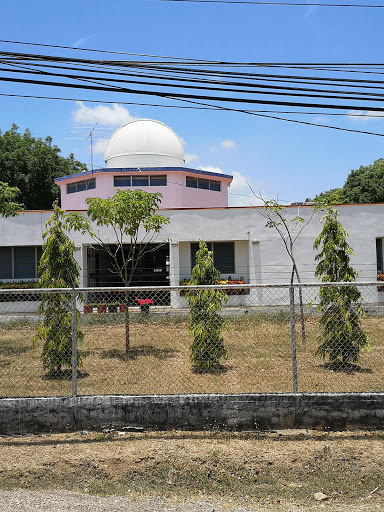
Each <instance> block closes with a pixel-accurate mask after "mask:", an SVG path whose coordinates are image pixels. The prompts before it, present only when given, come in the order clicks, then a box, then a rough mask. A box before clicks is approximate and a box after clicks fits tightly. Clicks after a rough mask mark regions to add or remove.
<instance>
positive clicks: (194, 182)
mask: <svg viewBox="0 0 384 512" xmlns="http://www.w3.org/2000/svg"><path fill="white" fill-rule="evenodd" d="M185 184H186V186H187V187H189V188H201V189H203V190H215V191H216V192H220V181H213V180H206V179H204V178H192V176H187V178H186V182H185Z"/></svg>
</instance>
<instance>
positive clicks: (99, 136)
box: [66, 123, 116, 172]
mask: <svg viewBox="0 0 384 512" xmlns="http://www.w3.org/2000/svg"><path fill="white" fill-rule="evenodd" d="M115 127H116V125H107V126H106V125H99V123H95V124H94V125H93V126H92V125H88V126H87V125H83V126H81V125H78V126H75V129H74V131H71V132H68V135H73V137H66V138H67V139H74V140H89V141H90V142H91V169H92V172H93V142H94V140H105V141H107V140H108V139H109V138H110V136H111V132H112V131H114V130H115Z"/></svg>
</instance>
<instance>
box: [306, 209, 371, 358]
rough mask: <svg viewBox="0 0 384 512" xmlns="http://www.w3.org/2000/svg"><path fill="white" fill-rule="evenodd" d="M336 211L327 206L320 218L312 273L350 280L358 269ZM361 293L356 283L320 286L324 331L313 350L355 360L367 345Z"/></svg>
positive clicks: (332, 279)
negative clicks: (315, 262)
mask: <svg viewBox="0 0 384 512" xmlns="http://www.w3.org/2000/svg"><path fill="white" fill-rule="evenodd" d="M338 214H339V213H338V211H337V210H335V209H334V208H332V207H330V206H328V207H327V213H326V214H325V215H324V217H323V218H322V219H321V221H320V222H322V223H323V224H324V226H323V230H322V232H321V233H320V235H319V236H318V237H317V238H316V240H315V242H314V245H313V247H314V249H315V250H318V249H320V252H319V253H318V254H317V255H316V256H315V260H316V261H318V264H317V267H316V271H315V275H316V277H317V278H318V279H319V280H321V281H322V282H324V283H327V282H353V281H355V280H356V277H357V276H358V273H357V272H356V270H354V269H353V268H352V267H351V265H350V257H351V256H352V255H353V250H352V248H351V247H350V245H349V244H348V243H347V237H348V233H347V231H346V230H345V229H344V228H343V226H342V225H341V224H340V222H339V221H338V219H337V216H338ZM361 303H362V297H361V293H360V292H359V290H358V289H357V287H356V286H353V285H352V286H322V287H321V288H320V303H319V306H318V309H319V310H320V311H321V312H322V316H321V320H320V324H321V327H322V329H323V332H322V334H321V336H320V338H319V341H320V345H319V347H318V349H317V351H316V354H317V355H319V356H321V357H322V358H323V359H325V357H326V356H327V355H328V356H329V359H330V360H331V361H332V362H338V361H339V360H340V358H341V361H342V363H344V364H345V363H354V362H356V361H357V360H358V358H359V353H360V350H361V349H365V348H369V340H368V336H367V335H366V334H365V333H364V332H363V330H362V327H361V323H360V317H361V316H362V308H361Z"/></svg>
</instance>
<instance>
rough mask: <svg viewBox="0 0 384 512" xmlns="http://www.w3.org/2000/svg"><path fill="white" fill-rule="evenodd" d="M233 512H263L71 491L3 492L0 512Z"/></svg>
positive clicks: (0, 495)
mask: <svg viewBox="0 0 384 512" xmlns="http://www.w3.org/2000/svg"><path fill="white" fill-rule="evenodd" d="M229 510H232V511H236V512H259V511H257V510H256V509H245V508H243V507H236V508H233V507H228V506H225V507H224V508H223V507H222V506H220V507H217V506H215V505H212V504H211V503H209V502H208V501H193V502H192V501H190V502H188V501H186V502H180V501H178V502H177V503H172V501H169V500H164V499H162V498H143V499H140V500H131V499H130V498H122V497H119V496H111V497H108V498H103V497H100V496H89V495H86V494H77V493H73V492H67V491H47V492H38V491H28V490H16V491H0V512H16V511H17V512H19V511H20V512H42V511H43V512H73V511H76V512H89V511H92V512H128V511H129V512H224V511H226V512H228V511H229ZM260 512H262V511H261V510H260ZM300 512H305V511H300Z"/></svg>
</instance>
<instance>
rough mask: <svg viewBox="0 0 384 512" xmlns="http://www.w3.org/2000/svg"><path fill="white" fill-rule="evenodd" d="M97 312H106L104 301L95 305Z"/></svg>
mask: <svg viewBox="0 0 384 512" xmlns="http://www.w3.org/2000/svg"><path fill="white" fill-rule="evenodd" d="M97 312H98V313H106V312H107V305H106V304H105V302H104V301H103V302H101V303H100V304H98V305H97Z"/></svg>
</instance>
